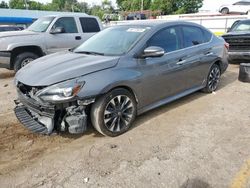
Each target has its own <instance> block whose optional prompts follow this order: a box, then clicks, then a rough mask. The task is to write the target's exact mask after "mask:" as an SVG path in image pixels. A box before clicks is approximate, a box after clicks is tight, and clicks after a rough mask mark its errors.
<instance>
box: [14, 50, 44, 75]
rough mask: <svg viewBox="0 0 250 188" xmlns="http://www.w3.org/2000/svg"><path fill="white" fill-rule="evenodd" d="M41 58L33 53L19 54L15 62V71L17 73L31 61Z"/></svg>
mask: <svg viewBox="0 0 250 188" xmlns="http://www.w3.org/2000/svg"><path fill="white" fill-rule="evenodd" d="M38 57H39V56H38V55H36V54H34V53H32V52H24V53H21V54H19V55H18V56H17V57H16V59H15V62H14V70H15V72H17V71H18V70H19V69H21V68H22V67H24V66H25V65H27V64H28V63H30V62H31V61H33V60H35V59H37V58H38Z"/></svg>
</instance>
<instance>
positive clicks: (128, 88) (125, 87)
mask: <svg viewBox="0 0 250 188" xmlns="http://www.w3.org/2000/svg"><path fill="white" fill-rule="evenodd" d="M118 88H122V89H126V90H128V91H129V92H130V93H131V94H132V95H133V96H134V97H135V101H136V103H138V99H137V96H136V94H135V92H134V91H133V90H132V89H131V88H130V87H128V86H117V87H114V88H112V89H110V90H109V91H108V92H110V91H112V90H114V89H118Z"/></svg>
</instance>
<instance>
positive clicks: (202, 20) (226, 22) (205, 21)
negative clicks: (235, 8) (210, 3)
mask: <svg viewBox="0 0 250 188" xmlns="http://www.w3.org/2000/svg"><path fill="white" fill-rule="evenodd" d="M248 18H250V15H228V16H222V15H209V14H190V15H188V14H185V15H169V16H158V17H157V19H155V20H152V21H155V22H157V21H162V20H166V21H174V20H183V21H190V22H194V23H197V24H200V25H203V26H204V27H206V28H208V29H210V30H211V31H212V32H214V33H215V34H217V35H221V34H223V33H225V32H226V31H227V30H228V28H230V27H231V26H232V24H233V23H234V22H235V21H237V20H243V19H248ZM141 21H145V22H146V21H148V20H141ZM129 22H133V21H113V22H110V25H117V24H124V23H129Z"/></svg>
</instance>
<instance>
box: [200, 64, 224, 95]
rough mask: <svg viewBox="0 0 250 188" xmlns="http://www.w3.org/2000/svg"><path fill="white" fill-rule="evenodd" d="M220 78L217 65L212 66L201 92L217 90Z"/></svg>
mask: <svg viewBox="0 0 250 188" xmlns="http://www.w3.org/2000/svg"><path fill="white" fill-rule="evenodd" d="M220 76H221V71H220V67H219V66H218V65H217V64H213V66H212V67H211V68H210V71H209V73H208V76H207V84H206V87H205V88H204V89H202V91H203V92H205V93H212V92H214V91H215V90H216V89H217V87H218V84H219V82H220Z"/></svg>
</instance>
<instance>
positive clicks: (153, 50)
mask: <svg viewBox="0 0 250 188" xmlns="http://www.w3.org/2000/svg"><path fill="white" fill-rule="evenodd" d="M164 54H165V51H164V49H163V48H161V47H158V46H150V47H147V48H146V49H145V50H144V51H143V54H142V57H144V58H146V57H161V56H163V55H164Z"/></svg>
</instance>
